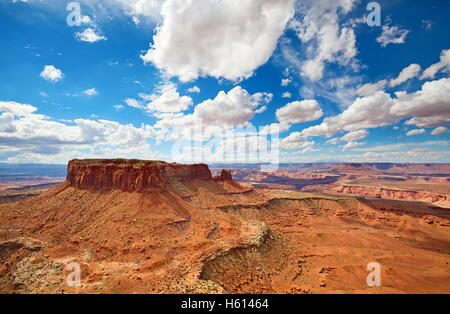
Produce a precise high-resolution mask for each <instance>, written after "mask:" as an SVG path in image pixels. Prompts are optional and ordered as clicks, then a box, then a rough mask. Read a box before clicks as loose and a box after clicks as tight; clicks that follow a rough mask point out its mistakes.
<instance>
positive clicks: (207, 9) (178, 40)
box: [141, 0, 294, 82]
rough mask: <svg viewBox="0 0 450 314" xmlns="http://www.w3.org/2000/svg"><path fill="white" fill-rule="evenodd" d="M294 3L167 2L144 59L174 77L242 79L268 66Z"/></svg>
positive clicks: (232, 0)
mask: <svg viewBox="0 0 450 314" xmlns="http://www.w3.org/2000/svg"><path fill="white" fill-rule="evenodd" d="M293 5H294V1H293V0H278V1H272V0H247V1H241V0H223V1H218V0H203V1H185V0H167V1H166V2H164V4H163V6H162V11H161V15H162V17H163V22H162V25H161V26H160V27H158V28H157V32H156V34H155V35H154V37H153V44H152V45H151V47H150V49H149V50H148V51H147V53H145V54H144V55H142V56H141V57H142V59H143V60H144V62H146V63H150V62H151V63H153V64H154V65H155V66H156V67H157V68H159V69H161V70H163V71H164V72H166V73H167V74H168V75H170V76H176V77H178V78H179V79H180V80H181V81H184V82H186V81H190V80H194V79H197V78H198V77H199V76H212V77H215V78H226V79H229V80H238V79H241V78H246V77H249V76H250V75H252V73H253V71H254V70H255V69H257V68H258V67H259V66H261V65H263V64H265V63H266V62H267V60H268V59H269V58H270V56H271V55H272V53H273V51H274V50H275V48H276V46H277V41H278V38H279V37H280V36H281V35H282V34H283V32H284V29H285V26H286V24H287V22H288V21H289V20H290V19H291V17H292V16H293V15H294V7H293Z"/></svg>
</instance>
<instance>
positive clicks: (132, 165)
mask: <svg viewBox="0 0 450 314" xmlns="http://www.w3.org/2000/svg"><path fill="white" fill-rule="evenodd" d="M194 180H213V178H212V175H211V171H210V170H209V168H208V166H207V165H205V164H195V165H181V164H175V163H166V162H163V161H144V160H125V159H110V160H108V159H92V160H72V161H70V162H69V166H68V171H67V180H66V181H67V182H68V183H69V184H70V186H72V187H76V188H79V189H84V190H112V189H120V190H122V191H124V192H140V191H144V190H155V189H156V190H164V189H165V188H166V186H167V185H168V184H174V183H175V184H176V183H177V182H180V183H183V182H193V181H194Z"/></svg>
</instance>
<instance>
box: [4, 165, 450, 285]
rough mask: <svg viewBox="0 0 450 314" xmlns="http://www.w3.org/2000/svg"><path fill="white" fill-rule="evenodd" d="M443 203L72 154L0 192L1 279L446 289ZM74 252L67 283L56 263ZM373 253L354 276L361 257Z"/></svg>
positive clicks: (449, 273)
mask: <svg viewBox="0 0 450 314" xmlns="http://www.w3.org/2000/svg"><path fill="white" fill-rule="evenodd" d="M449 218H450V217H449V212H448V210H447V209H444V208H439V207H434V206H431V205H429V204H425V203H415V202H400V201H394V200H381V199H372V200H370V199H364V198H356V197H344V196H342V197H341V196H327V195H324V194H320V193H308V192H300V191H281V190H253V189H251V188H248V187H244V186H242V185H241V184H239V183H237V182H234V181H233V178H232V175H231V173H230V172H229V171H226V170H223V171H222V172H221V173H220V175H219V176H217V177H213V176H212V174H211V171H210V170H209V168H208V166H207V165H204V164H197V165H180V164H173V163H165V162H161V161H141V160H73V161H71V162H70V163H69V165H68V174H67V179H66V181H65V182H64V183H62V184H61V185H59V186H57V187H55V188H53V189H51V190H49V191H48V192H46V193H44V194H42V195H39V196H37V197H34V198H31V199H28V200H25V201H22V202H19V203H10V204H3V205H0V292H1V293H358V292H360V293H405V292H406V293H413V292H414V293H435V292H444V293H448V292H449V291H450V267H449V264H448V263H449V254H450V241H449V238H450V237H449V226H450V223H449V222H450V219H449ZM71 262H76V263H78V264H79V265H80V266H81V285H80V286H76V287H70V286H68V285H67V283H66V277H67V275H68V274H69V273H70V271H71V270H68V269H67V268H66V266H67V265H68V264H69V263H71ZM370 262H378V263H379V264H380V265H381V267H382V268H381V276H382V286H381V287H368V286H367V284H366V277H367V275H368V271H367V270H366V266H367V264H368V263H370Z"/></svg>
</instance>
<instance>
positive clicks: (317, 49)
mask: <svg viewBox="0 0 450 314" xmlns="http://www.w3.org/2000/svg"><path fill="white" fill-rule="evenodd" d="M69 2H70V1H58V0H56V1H50V0H40V1H38V0H28V1H24V0H0V29H1V30H2V31H1V32H2V35H3V36H2V39H3V45H2V49H1V50H0V69H1V73H2V75H1V76H0V162H8V163H19V162H20V163H22V162H43V163H65V162H67V161H68V160H70V159H73V158H115V157H120V158H141V159H163V160H167V161H184V162H189V161H190V158H191V157H192V156H194V155H193V154H191V153H192V150H193V149H192V148H191V150H189V151H184V152H183V153H180V152H179V151H178V150H175V149H174V147H176V144H177V143H180V141H187V140H190V139H192V137H191V131H192V130H194V129H196V127H198V121H201V129H202V131H203V133H204V134H203V136H204V138H203V140H200V141H199V140H198V139H196V141H197V144H198V145H197V147H196V149H201V150H202V151H203V150H204V149H210V148H211V143H212V142H213V143H214V145H212V146H214V147H213V148H212V149H211V152H210V151H208V154H205V153H203V154H202V159H201V160H197V159H198V158H197V159H195V160H192V161H204V162H221V161H230V160H224V159H222V157H223V156H224V155H223V153H224V152H226V151H227V147H228V146H227V145H234V147H235V148H236V149H237V154H236V155H235V156H243V157H242V160H241V159H239V158H237V159H236V160H233V161H243V160H244V159H245V158H244V157H245V156H246V152H248V150H251V147H253V146H252V145H256V144H255V143H260V141H265V140H266V137H267V140H269V141H270V140H271V139H272V138H276V134H278V131H279V135H278V137H279V140H280V144H279V145H280V149H281V150H280V154H279V156H280V161H281V162H328V161H339V162H450V154H449V139H450V133H449V130H448V125H449V124H450V98H449V97H448V95H450V79H449V73H450V50H449V49H450V43H449V40H448V33H449V31H450V2H448V1H444V0H442V1H406V0H405V1H401V0H396V1H393V0H391V1H378V3H379V5H380V13H381V20H380V22H381V24H380V26H376V25H375V26H369V25H368V24H367V18H366V17H367V15H368V14H369V13H370V11H368V10H367V5H368V3H369V2H370V1H363V0H360V1H358V0H335V1H320V0H319V1H300V0H299V1H294V0H280V1H270V0H248V1H246V2H242V1H238V0H224V1H218V0H205V1H185V0H166V1H161V0H130V1H125V0H104V1H100V0H92V1H87V0H84V1H78V2H77V3H78V4H79V7H80V16H79V17H80V19H79V26H77V25H74V26H70V25H68V21H67V18H68V15H69V14H70V13H71V12H73V11H72V10H71V11H68V10H67V4H68V3H69ZM77 21H78V20H77ZM270 126H271V127H270ZM224 130H227V132H231V133H233V132H234V133H233V134H241V135H242V132H241V131H240V130H246V132H247V134H246V136H247V138H248V141H249V142H248V144H247V146H245V147H241V145H240V143H238V141H237V140H236V136H233V137H229V138H227V137H226V136H225V137H223V136H222V137H221V138H220V139H219V140H217V141H213V140H212V139H214V138H216V137H217V134H223V132H225V131H224ZM249 130H250V131H249ZM252 130H254V131H256V133H255V132H253V131H252ZM220 132H222V133H220ZM227 134H229V133H227ZM255 134H256V135H255ZM238 137H239V136H238ZM206 143H209V144H208V145H206ZM199 147H200V148H199ZM240 153H242V154H241V155H239V154H240ZM180 155H182V156H180ZM195 156H197V157H198V155H195ZM191 159H192V158H191Z"/></svg>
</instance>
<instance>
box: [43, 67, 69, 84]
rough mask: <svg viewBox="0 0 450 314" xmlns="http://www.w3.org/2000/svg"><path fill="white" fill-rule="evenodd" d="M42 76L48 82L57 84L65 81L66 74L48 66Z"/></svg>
mask: <svg viewBox="0 0 450 314" xmlns="http://www.w3.org/2000/svg"><path fill="white" fill-rule="evenodd" d="M40 76H41V77H42V78H43V79H45V80H47V81H50V82H53V83H56V82H58V81H60V80H62V79H63V77H64V74H63V72H62V71H61V70H59V69H57V68H55V67H54V66H53V65H46V66H45V67H44V70H43V71H42V72H41V74H40Z"/></svg>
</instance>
